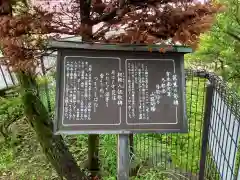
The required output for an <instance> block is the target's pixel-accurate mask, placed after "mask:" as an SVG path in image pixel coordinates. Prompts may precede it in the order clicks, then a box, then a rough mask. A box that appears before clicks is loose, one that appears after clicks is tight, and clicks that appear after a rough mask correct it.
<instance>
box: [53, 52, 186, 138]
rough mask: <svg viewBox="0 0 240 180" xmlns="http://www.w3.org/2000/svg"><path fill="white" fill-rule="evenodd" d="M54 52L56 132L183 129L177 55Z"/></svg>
mask: <svg viewBox="0 0 240 180" xmlns="http://www.w3.org/2000/svg"><path fill="white" fill-rule="evenodd" d="M58 53H59V57H58V62H57V97H56V122H55V132H56V133H69V134H71V133H72V134H81V133H138V132H187V119H186V105H185V103H186V99H185V87H184V86H185V81H184V80H185V79H184V71H183V53H165V54H160V53H150V52H135V53H133V52H131V51H107V50H92V49H80V48H78V49H64V48H61V49H59V50H58Z"/></svg>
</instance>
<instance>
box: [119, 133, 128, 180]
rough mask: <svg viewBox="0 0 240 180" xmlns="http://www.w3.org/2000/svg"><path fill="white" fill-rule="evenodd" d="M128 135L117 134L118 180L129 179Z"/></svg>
mask: <svg viewBox="0 0 240 180" xmlns="http://www.w3.org/2000/svg"><path fill="white" fill-rule="evenodd" d="M128 141H129V135H128V134H119V135H118V180H128V179H129V162H130V160H129V146H128Z"/></svg>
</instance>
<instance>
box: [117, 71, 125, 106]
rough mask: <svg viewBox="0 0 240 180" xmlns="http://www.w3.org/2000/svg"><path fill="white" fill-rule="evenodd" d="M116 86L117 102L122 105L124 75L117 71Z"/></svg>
mask: <svg viewBox="0 0 240 180" xmlns="http://www.w3.org/2000/svg"><path fill="white" fill-rule="evenodd" d="M117 78H118V87H117V104H118V105H119V106H122V105H123V87H124V77H123V73H122V72H118V74H117Z"/></svg>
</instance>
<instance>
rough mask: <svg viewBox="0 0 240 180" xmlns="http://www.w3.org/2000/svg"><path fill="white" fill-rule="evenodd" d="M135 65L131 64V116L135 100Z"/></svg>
mask: <svg viewBox="0 0 240 180" xmlns="http://www.w3.org/2000/svg"><path fill="white" fill-rule="evenodd" d="M135 82H136V80H135V65H134V64H133V63H132V64H131V82H130V84H131V112H130V113H131V114H132V117H133V118H135V116H136V115H135V106H136V102H135V101H136V100H135Z"/></svg>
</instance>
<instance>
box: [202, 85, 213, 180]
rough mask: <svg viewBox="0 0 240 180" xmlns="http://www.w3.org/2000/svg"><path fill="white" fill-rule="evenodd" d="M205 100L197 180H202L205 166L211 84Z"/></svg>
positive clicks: (210, 106) (211, 102) (210, 109)
mask: <svg viewBox="0 0 240 180" xmlns="http://www.w3.org/2000/svg"><path fill="white" fill-rule="evenodd" d="M206 89H207V90H206V100H205V112H204V122H203V133H202V148H201V159H200V171H199V180H204V173H205V164H206V157H207V147H208V138H209V126H210V120H211V119H210V118H211V111H212V104H213V89H214V86H213V84H212V83H209V84H208V85H207V88H206Z"/></svg>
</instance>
